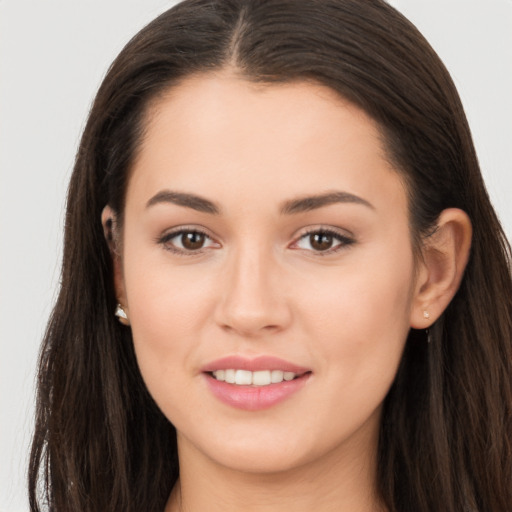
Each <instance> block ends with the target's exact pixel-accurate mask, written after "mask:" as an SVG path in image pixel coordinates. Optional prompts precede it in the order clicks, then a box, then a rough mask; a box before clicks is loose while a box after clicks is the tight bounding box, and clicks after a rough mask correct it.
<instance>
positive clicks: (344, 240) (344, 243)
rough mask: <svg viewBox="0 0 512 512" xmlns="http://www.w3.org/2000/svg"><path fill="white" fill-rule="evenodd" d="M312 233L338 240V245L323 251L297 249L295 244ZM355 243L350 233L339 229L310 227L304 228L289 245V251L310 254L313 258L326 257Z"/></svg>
mask: <svg viewBox="0 0 512 512" xmlns="http://www.w3.org/2000/svg"><path fill="white" fill-rule="evenodd" d="M314 233H322V234H327V235H330V236H332V237H333V238H335V239H336V240H338V241H339V242H340V243H339V244H337V245H336V246H334V247H332V248H330V249H327V250H325V251H315V250H314V249H302V248H300V247H297V244H298V242H299V241H300V240H302V239H303V238H305V237H307V236H310V235H312V234H314ZM355 242H356V240H355V237H354V235H353V234H352V233H350V232H348V231H347V230H344V229H341V228H334V227H332V226H322V225H320V226H310V227H307V228H304V230H303V231H302V232H301V233H300V234H299V235H298V236H296V237H295V239H294V241H293V242H292V243H291V244H290V246H289V247H290V248H291V249H295V250H303V251H307V252H310V253H313V254H314V255H315V256H317V255H318V256H328V255H331V254H334V253H337V252H338V251H341V250H343V249H346V248H347V247H349V246H350V245H352V244H354V243H355ZM294 246H295V247H294Z"/></svg>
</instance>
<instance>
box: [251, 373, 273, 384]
mask: <svg viewBox="0 0 512 512" xmlns="http://www.w3.org/2000/svg"><path fill="white" fill-rule="evenodd" d="M252 383H253V384H254V385H255V386H268V385H269V384H271V383H272V380H271V379H270V371H269V370H263V371H261V372H254V373H253V374H252Z"/></svg>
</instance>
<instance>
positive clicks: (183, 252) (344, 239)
mask: <svg viewBox="0 0 512 512" xmlns="http://www.w3.org/2000/svg"><path fill="white" fill-rule="evenodd" d="M185 234H194V235H202V236H204V237H205V238H206V239H208V240H210V241H212V242H213V243H216V242H214V241H213V239H212V237H211V236H210V235H208V233H206V231H203V230H201V229H198V228H195V227H194V228H179V229H177V230H176V231H171V232H170V233H166V234H165V235H163V236H162V237H160V238H158V239H157V240H156V241H157V243H159V244H161V245H163V246H164V248H165V250H167V251H170V252H172V253H174V254H177V255H179V256H195V255H199V254H202V253H203V252H204V250H205V249H208V247H201V248H199V249H197V250H193V249H189V250H187V249H182V248H179V247H176V246H174V245H172V244H170V241H171V240H172V239H174V238H177V237H179V236H183V235H185ZM315 234H320V235H324V236H325V235H327V236H330V237H332V238H333V239H334V240H337V241H338V242H339V244H338V245H336V246H335V247H333V248H329V249H326V250H325V251H315V250H312V249H302V250H305V251H308V252H313V253H314V254H315V255H318V256H327V255H330V254H334V253H337V252H338V251H341V250H343V249H344V248H346V247H348V246H350V245H352V244H354V243H355V240H354V239H353V238H351V237H349V236H347V235H342V234H341V233H339V232H338V231H336V230H334V229H331V228H322V227H319V228H312V229H309V230H308V231H306V232H305V233H303V234H302V235H300V236H299V237H298V238H297V239H296V240H295V241H294V242H293V243H292V246H293V245H297V244H298V243H299V242H300V241H301V240H304V239H306V238H307V237H310V236H311V235H315ZM295 249H296V250H301V248H300V247H296V248H295Z"/></svg>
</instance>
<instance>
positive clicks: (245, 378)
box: [235, 370, 252, 386]
mask: <svg viewBox="0 0 512 512" xmlns="http://www.w3.org/2000/svg"><path fill="white" fill-rule="evenodd" d="M235 383H236V384H238V385H239V386H240V385H242V386H243V385H247V386H250V385H251V384H252V372H250V371H249V370H237V371H236V373H235Z"/></svg>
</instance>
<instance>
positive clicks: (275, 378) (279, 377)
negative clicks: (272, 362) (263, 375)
mask: <svg viewBox="0 0 512 512" xmlns="http://www.w3.org/2000/svg"><path fill="white" fill-rule="evenodd" d="M283 378H284V372H283V371H281V370H272V373H271V375H270V379H271V380H272V384H276V383H278V382H283Z"/></svg>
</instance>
